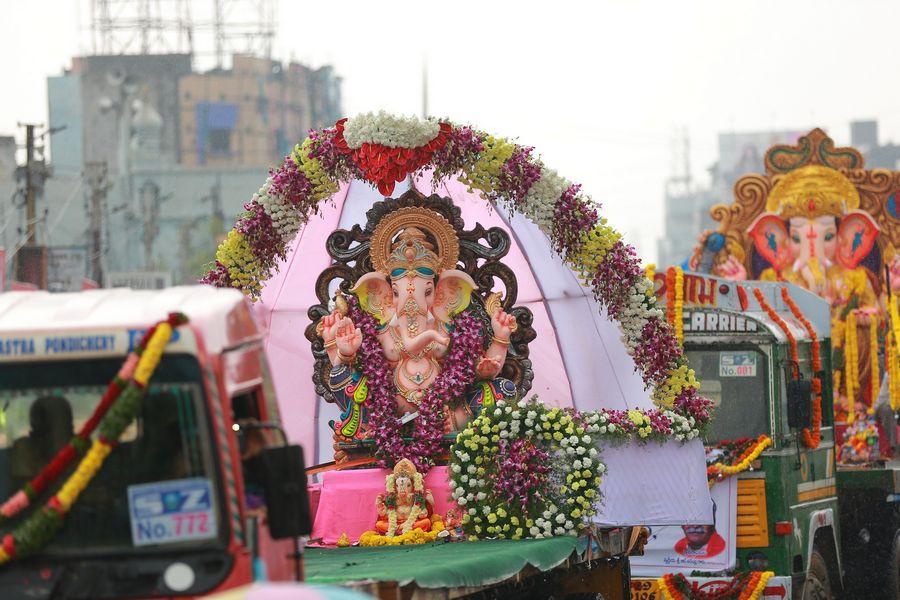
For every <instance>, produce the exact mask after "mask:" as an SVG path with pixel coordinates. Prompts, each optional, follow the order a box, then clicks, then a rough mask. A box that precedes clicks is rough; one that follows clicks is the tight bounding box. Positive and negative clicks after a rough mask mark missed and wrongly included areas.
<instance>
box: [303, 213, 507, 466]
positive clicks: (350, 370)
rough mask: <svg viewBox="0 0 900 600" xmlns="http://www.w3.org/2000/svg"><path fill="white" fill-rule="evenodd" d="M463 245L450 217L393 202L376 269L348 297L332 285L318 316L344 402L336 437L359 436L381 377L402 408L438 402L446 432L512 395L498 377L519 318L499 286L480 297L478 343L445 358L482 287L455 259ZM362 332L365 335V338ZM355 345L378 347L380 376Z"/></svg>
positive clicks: (379, 230)
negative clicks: (364, 322)
mask: <svg viewBox="0 0 900 600" xmlns="http://www.w3.org/2000/svg"><path fill="white" fill-rule="evenodd" d="M459 246H460V242H459V239H458V238H457V235H456V233H455V231H454V228H453V226H452V225H451V224H450V223H449V222H448V221H447V220H446V219H445V218H444V217H443V216H442V215H441V214H439V213H437V212H435V211H433V210H428V209H426V208H422V207H414V206H412V207H404V208H400V209H397V210H395V211H393V212H391V213H389V214H388V215H387V216H385V217H384V218H383V219H382V221H381V222H380V223H379V224H378V226H377V227H375V229H374V231H373V233H372V237H371V241H370V246H369V257H370V259H371V263H372V266H373V267H374V270H373V271H371V272H368V273H366V274H364V275H362V276H361V277H359V278H358V280H357V281H356V282H355V285H354V286H353V287H352V288H351V289H350V292H351V293H352V294H353V295H354V296H355V299H350V300H349V302H348V299H347V298H344V297H343V296H342V295H340V294H338V296H337V297H336V298H335V309H334V310H333V312H331V314H329V315H326V316H324V317H322V319H321V321H320V322H319V330H318V331H319V334H320V335H321V337H322V339H323V342H324V348H325V350H326V352H327V354H328V360H329V361H330V363H331V365H332V368H331V373H330V376H329V380H328V387H329V388H330V390H331V392H332V393H333V395H334V398H335V400H336V401H337V403H338V405H339V406H340V408H341V410H342V414H341V419H340V420H339V421H335V422H332V427H333V428H334V430H335V436H336V439H339V437H341V436H342V438H344V439H349V438H357V439H358V438H360V437H362V436H364V435H365V426H366V423H367V419H368V414H370V411H371V410H372V409H371V405H370V399H371V397H372V395H373V393H374V388H375V387H376V386H379V385H382V386H384V385H386V386H388V387H389V391H388V392H387V393H388V394H390V396H392V397H393V398H394V400H395V403H396V415H397V416H398V417H400V416H402V415H408V414H421V412H422V410H423V409H424V408H425V406H426V404H427V405H428V406H431V405H432V404H434V403H439V404H440V408H439V410H440V411H441V414H442V415H443V417H442V418H443V420H444V433H452V432H454V431H459V430H461V429H463V428H464V427H465V425H466V423H467V422H468V421H469V420H470V419H472V418H474V417H475V416H477V415H478V413H479V412H480V411H481V408H482V407H483V406H485V405H491V404H493V403H494V402H495V401H497V400H514V399H517V390H516V385H515V384H514V383H513V382H512V381H510V380H508V379H505V378H502V377H500V376H499V375H500V372H501V370H502V369H503V365H504V362H505V361H506V358H507V352H508V350H509V345H510V336H511V334H512V332H513V331H515V330H516V326H517V324H516V319H515V317H514V316H513V315H510V314H507V313H506V312H504V311H503V309H502V308H501V307H500V301H499V294H494V295H491V296H490V297H489V298H488V299H487V300H486V301H485V310H486V312H487V314H489V315H490V327H489V328H488V327H483V328H482V327H481V325H478V331H479V332H480V333H478V345H477V347H475V346H472V350H471V353H470V354H469V355H467V356H465V357H463V358H462V359H458V360H456V362H455V363H454V362H453V361H450V362H448V360H449V356H450V355H451V353H452V349H453V348H452V346H453V344H454V343H455V342H453V339H454V338H453V335H454V333H453V332H454V330H455V329H456V328H457V326H458V319H460V318H461V315H462V314H463V313H464V312H465V311H466V309H467V308H468V307H469V305H470V303H471V302H472V294H473V291H474V290H476V289H477V287H478V286H477V285H476V284H475V281H474V280H473V279H472V277H471V276H470V275H469V274H467V273H466V272H464V271H461V270H458V269H457V268H456V266H457V262H458V257H459V252H460V249H459ZM350 303H352V304H353V307H354V310H356V311H357V312H356V313H354V312H353V310H351V309H350V306H349V304H350ZM354 314H355V315H356V316H355V317H354ZM367 315H368V316H367ZM361 319H374V326H373V327H372V328H371V329H368V330H367V329H366V328H365V327H363V328H362V329H361V327H360V322H359V321H360V320H361ZM485 325H486V324H485ZM364 336H370V338H371V340H370V341H371V343H369V344H368V345H364ZM361 348H362V350H363V351H365V350H366V348H368V349H369V350H368V351H369V352H370V353H371V352H372V349H373V348H374V349H377V352H379V353H380V354H381V356H383V358H384V360H385V361H386V368H387V370H388V377H387V378H385V381H373V380H371V379H370V378H369V377H367V376H366V375H365V374H364V370H365V369H363V368H362V367H363V366H364V365H363V364H362V362H363V359H362V358H360V357H359V356H358V354H359V352H360V350H361ZM368 360H369V361H370V362H371V354H370V357H369V359H368ZM463 363H466V364H467V365H470V366H463ZM442 375H444V379H443V380H442V379H441V377H442ZM464 379H468V380H464ZM436 384H437V385H436ZM432 388H434V389H435V390H438V389H439V390H441V391H440V392H437V391H433V392H432V391H431V390H432ZM379 389H380V388H379ZM448 390H450V391H448ZM378 393H379V394H380V393H381V392H378ZM436 394H440V397H439V398H437V397H436V396H435V395H436ZM379 397H383V396H379ZM423 402H424V403H426V404H423ZM336 450H337V448H336ZM337 458H338V456H337V454H336V459H337Z"/></svg>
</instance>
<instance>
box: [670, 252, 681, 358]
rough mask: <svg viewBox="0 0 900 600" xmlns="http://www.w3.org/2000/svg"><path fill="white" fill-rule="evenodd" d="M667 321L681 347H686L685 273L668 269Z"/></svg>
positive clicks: (679, 269) (672, 268)
mask: <svg viewBox="0 0 900 600" xmlns="http://www.w3.org/2000/svg"><path fill="white" fill-rule="evenodd" d="M666 320H667V321H668V322H669V325H671V326H672V329H673V330H674V331H675V339H677V340H678V345H679V346H684V271H683V270H682V269H681V267H669V268H668V269H666Z"/></svg>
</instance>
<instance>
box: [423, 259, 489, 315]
mask: <svg viewBox="0 0 900 600" xmlns="http://www.w3.org/2000/svg"><path fill="white" fill-rule="evenodd" d="M476 289H478V286H477V285H475V281H474V280H473V279H472V278H471V277H469V274H468V273H465V272H463V271H460V270H458V269H447V270H446V271H443V272H442V273H441V276H440V277H439V278H438V282H437V285H436V286H435V288H434V304H433V305H432V312H433V313H434V316H435V317H437V318H438V319H439V320H441V321H443V322H445V323H447V322H449V321H450V319H452V318H453V317H455V316H456V315H458V314H459V313H461V312H462V311H464V310H466V308H468V306H469V302H470V301H471V300H472V291H473V290H476Z"/></svg>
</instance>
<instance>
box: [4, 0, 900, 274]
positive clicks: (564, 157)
mask: <svg viewBox="0 0 900 600" xmlns="http://www.w3.org/2000/svg"><path fill="white" fill-rule="evenodd" d="M162 1H163V4H165V0H162ZM78 4H79V3H78V2H77V1H76V0H68V1H67V0H4V2H3V7H4V9H5V10H4V18H3V19H2V20H0V56H3V59H2V62H0V64H2V71H0V75H2V79H0V81H2V82H3V83H4V84H5V85H4V87H5V93H4V94H2V95H0V134H2V133H5V134H8V133H11V132H13V131H14V130H15V125H16V122H17V121H26V120H35V121H46V110H47V109H46V83H45V78H46V76H47V75H51V74H56V73H59V72H60V71H61V69H62V68H63V67H64V66H66V65H68V64H69V63H70V57H71V56H72V55H74V54H77V53H78V52H79V51H82V52H83V51H85V50H87V48H88V47H87V46H86V45H84V44H81V46H80V45H79V44H80V42H81V40H83V39H86V37H85V36H84V35H83V34H79V26H81V27H82V28H83V27H86V26H87V24H88V20H89V19H88V15H89V13H88V10H87V6H88V3H87V2H86V1H84V0H83V1H82V2H81V6H82V9H81V11H79V10H78V8H77V7H78ZM194 4H195V5H198V6H200V5H204V6H205V5H206V4H208V2H207V1H206V0H194ZM279 15H280V18H279V23H280V28H279V32H278V38H277V42H276V53H277V55H278V56H280V57H282V58H285V59H287V58H290V57H294V58H296V59H298V60H301V61H306V62H309V63H311V64H313V65H320V64H325V63H331V64H333V65H334V66H335V67H336V69H337V71H338V73H339V74H340V75H341V76H342V77H343V78H344V87H343V92H344V109H345V112H346V113H347V114H350V115H352V114H354V113H357V112H362V111H369V110H377V109H379V108H385V109H388V110H391V111H394V112H400V113H418V112H419V111H420V110H421V70H422V68H421V65H422V60H423V56H427V60H428V66H429V98H430V102H429V108H430V113H431V114H433V115H440V116H449V117H451V118H452V119H454V120H455V121H463V122H466V121H467V122H471V123H472V124H474V125H477V126H478V127H481V128H483V129H485V130H487V131H489V132H492V133H497V134H502V135H507V136H517V137H518V138H519V140H520V142H522V143H524V144H528V145H532V146H534V147H535V148H536V150H537V152H538V153H539V154H540V155H541V156H542V157H543V159H544V162H545V164H547V165H548V166H550V167H552V168H555V169H556V170H558V171H559V172H560V173H561V174H563V175H565V176H567V177H568V178H570V179H572V180H575V181H580V182H582V183H583V184H584V187H585V189H586V190H587V191H588V192H589V193H590V194H591V195H592V196H593V197H594V198H595V199H596V200H598V201H600V202H602V204H603V207H604V209H603V212H604V214H606V215H607V216H608V217H609V218H610V220H611V221H612V222H613V223H614V224H616V225H618V226H619V227H620V228H621V229H622V230H623V231H625V232H626V233H627V234H628V235H630V236H631V237H632V240H633V241H634V242H636V243H637V244H639V245H640V246H641V247H642V249H643V250H644V254H645V255H646V256H647V257H649V258H652V257H653V255H654V254H655V238H656V237H657V236H658V235H659V233H660V230H661V213H660V211H661V205H662V202H661V201H662V195H663V185H664V182H665V179H666V177H668V176H669V175H670V174H671V173H672V170H673V165H672V139H673V133H674V132H675V131H676V130H677V129H680V128H682V127H686V128H687V129H688V131H689V133H690V141H691V155H690V158H691V164H692V170H693V172H694V174H695V175H696V176H698V177H700V178H703V177H705V170H706V168H707V167H708V166H709V164H710V163H712V162H713V161H714V160H715V157H716V155H717V147H716V135H717V134H718V133H719V132H723V131H753V130H761V129H773V128H789V129H801V128H808V127H812V126H814V125H818V126H821V127H824V128H825V129H826V130H827V131H829V132H830V133H831V135H832V137H834V138H835V139H836V141H837V142H838V143H839V144H840V143H848V142H849V128H848V123H849V121H850V120H853V119H858V118H877V119H878V120H879V122H880V126H881V138H882V141H884V140H889V139H894V140H898V139H900V50H898V49H900V35H898V28H897V23H898V19H897V17H898V16H900V4H898V2H896V1H894V2H889V1H859V0H855V1H852V2H851V1H847V0H844V1H841V2H831V1H823V0H818V1H815V2H813V1H802V2H801V1H791V2H787V1H771V2H761V1H733V0H729V1H727V2H721V1H716V2H678V1H673V0H668V1H664V0H660V1H657V2H634V1H633V2H628V1H624V0H622V1H615V2H591V3H587V2H563V1H555V2H540V3H529V2H522V1H519V2H502V3H501V2H490V1H486V0H481V1H478V2H469V1H458V0H457V1H453V2H421V1H420V2H371V1H369V2H340V1H337V0H328V1H323V2H309V1H303V2H301V1H284V0H282V2H281V5H280V10H279ZM262 178H263V173H260V179H261V180H262ZM723 200H724V199H723Z"/></svg>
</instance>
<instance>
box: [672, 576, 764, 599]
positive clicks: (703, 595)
mask: <svg viewBox="0 0 900 600" xmlns="http://www.w3.org/2000/svg"><path fill="white" fill-rule="evenodd" d="M774 576H775V573H773V572H772V571H751V572H749V573H738V574H736V575H735V576H734V577H732V579H731V581H730V582H728V583H727V584H726V585H725V587H723V588H719V589H716V590H715V591H705V590H701V589H700V584H699V583H698V582H696V581H693V582H691V581H688V580H687V577H685V576H684V575H683V574H681V573H674V574H673V573H666V574H665V575H663V576H662V577H660V578H659V580H658V584H659V589H660V590H661V591H662V596H663V598H664V599H665V600H758V599H759V598H760V597H761V596H762V593H763V590H765V589H766V584H767V583H768V582H769V579H771V578H772V577H774Z"/></svg>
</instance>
